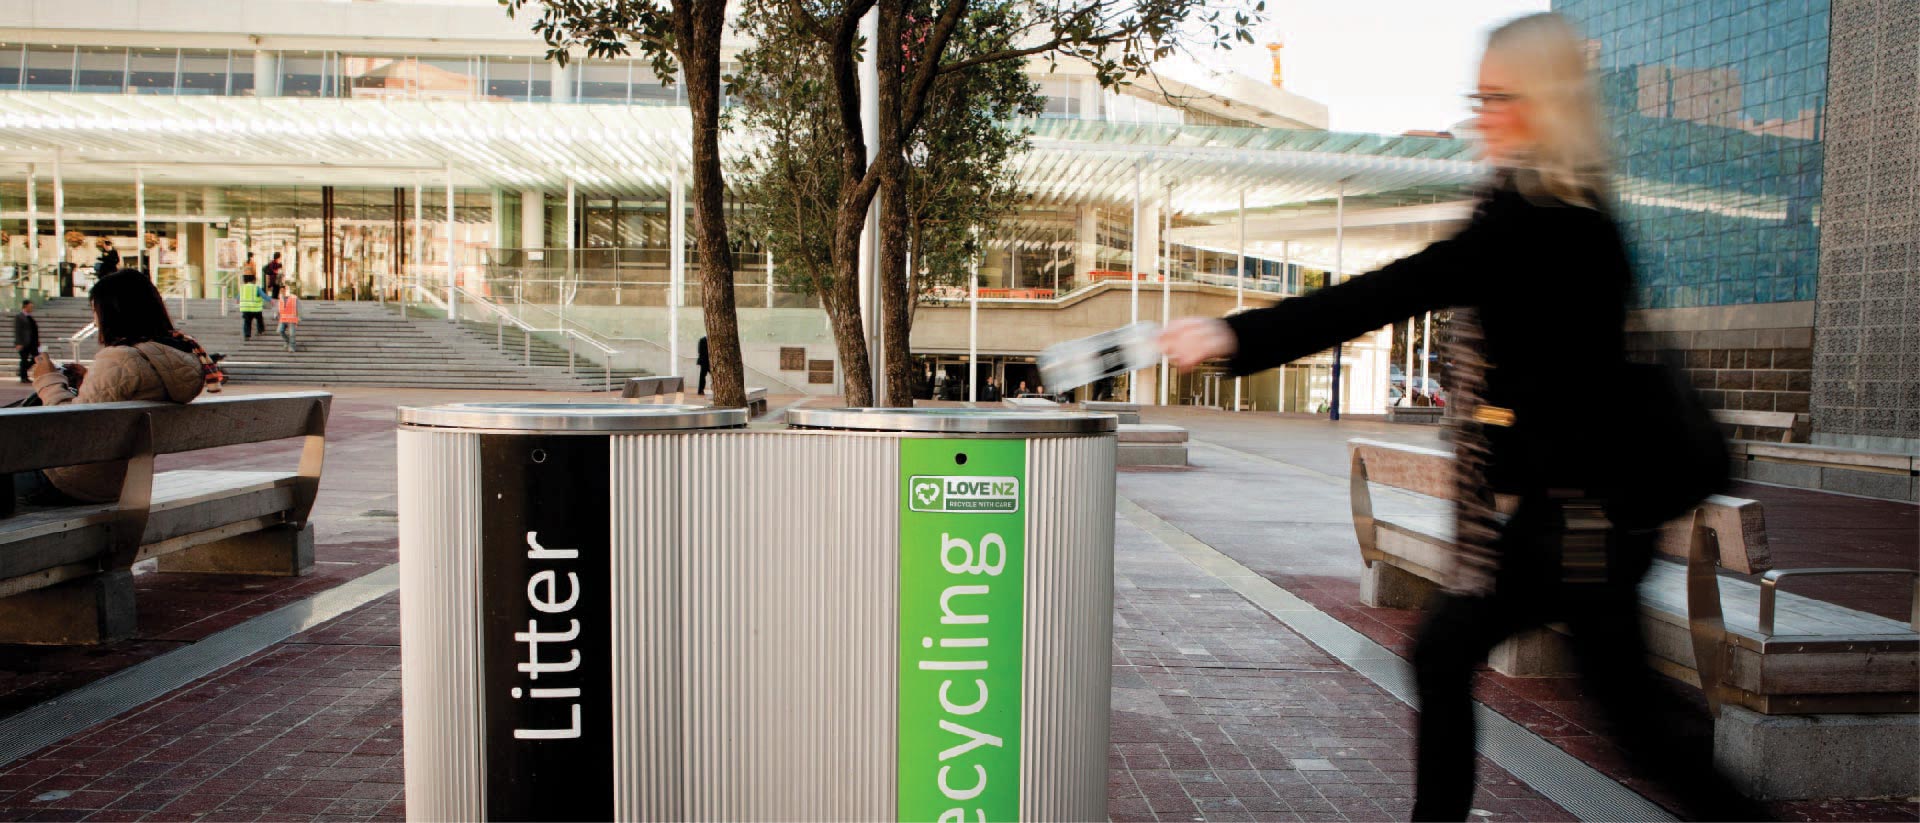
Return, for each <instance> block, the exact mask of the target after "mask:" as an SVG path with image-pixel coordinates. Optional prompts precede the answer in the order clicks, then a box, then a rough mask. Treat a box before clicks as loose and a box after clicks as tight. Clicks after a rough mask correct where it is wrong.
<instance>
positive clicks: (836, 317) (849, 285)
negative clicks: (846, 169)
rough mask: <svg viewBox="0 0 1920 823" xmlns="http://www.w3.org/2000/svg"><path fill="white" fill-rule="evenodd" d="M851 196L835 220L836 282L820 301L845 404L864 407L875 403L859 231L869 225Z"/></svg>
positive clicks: (855, 199) (859, 204)
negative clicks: (836, 356)
mask: <svg viewBox="0 0 1920 823" xmlns="http://www.w3.org/2000/svg"><path fill="white" fill-rule="evenodd" d="M850 200H852V201H853V202H848V201H842V202H841V204H840V214H839V215H838V217H837V220H836V222H835V224H834V231H833V234H834V237H833V258H834V259H833V265H834V272H833V283H832V285H831V286H830V287H828V289H827V290H826V291H825V292H822V293H821V295H820V305H821V306H822V307H823V308H825V309H826V310H827V319H828V320H829V321H831V322H832V323H833V343H834V347H835V348H837V349H839V351H840V380H841V383H842V387H843V389H844V392H845V394H846V398H845V399H846V404H847V405H848V406H849V407H852V408H864V407H867V406H872V405H873V363H872V361H871V359H870V358H869V357H868V354H867V329H866V324H865V323H864V322H863V321H862V319H861V317H860V232H861V231H862V230H863V229H864V228H865V227H866V222H867V209H866V204H863V203H859V202H857V198H850ZM856 206H857V208H856Z"/></svg>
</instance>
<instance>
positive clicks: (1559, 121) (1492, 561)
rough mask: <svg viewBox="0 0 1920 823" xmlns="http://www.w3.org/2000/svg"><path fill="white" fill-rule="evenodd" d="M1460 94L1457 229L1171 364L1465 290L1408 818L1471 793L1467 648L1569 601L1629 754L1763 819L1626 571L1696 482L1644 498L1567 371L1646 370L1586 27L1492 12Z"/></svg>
mask: <svg viewBox="0 0 1920 823" xmlns="http://www.w3.org/2000/svg"><path fill="white" fill-rule="evenodd" d="M1471 98H1472V100H1473V105H1474V110H1475V112H1476V113H1477V114H1478V115H1479V117H1478V130H1479V133H1480V140H1481V142H1482V149H1483V152H1484V154H1485V157H1486V159H1487V161H1488V162H1489V163H1490V164H1491V165H1492V166H1493V168H1494V173H1493V175H1492V178H1491V179H1490V180H1489V181H1488V183H1487V184H1486V186H1484V188H1483V189H1482V191H1481V192H1480V195H1479V201H1478V204H1477V208H1476V209H1475V211H1474V214H1473V217H1472V219H1471V220H1469V221H1468V223H1467V226H1466V227H1465V228H1464V229H1462V230H1461V232H1460V233H1459V234H1457V235H1455V236H1454V237H1452V238H1450V239H1447V240H1443V241H1441V242H1438V243H1435V244H1433V245H1432V246H1429V247H1428V248H1426V249H1425V250H1423V251H1421V252H1420V253H1418V254H1415V255H1413V256H1411V257H1408V258H1405V259H1403V260H1400V261H1398V262H1395V263H1392V264H1390V265H1388V266H1386V267H1384V268H1382V269H1380V270H1379V271H1375V272H1373V273H1371V274H1367V275H1364V276H1361V277H1356V278H1354V279H1353V280H1351V281H1348V282H1346V283H1343V284H1341V285H1338V286H1334V287H1332V288H1327V289H1322V290H1320V291H1318V292H1315V293H1313V294H1310V295H1307V296H1304V297H1300V298H1295V299H1292V300H1286V301H1282V302H1281V303H1280V304H1279V305H1276V306H1274V307H1272V308H1268V309H1262V310H1258V311H1251V312H1245V313H1242V314H1238V315H1234V316H1233V317H1230V318H1227V319H1225V320H1218V319H1210V318H1193V319H1187V320H1182V321H1180V322H1178V323H1175V324H1173V325H1171V326H1169V327H1168V328H1167V330H1166V332H1165V333H1164V334H1163V335H1162V338H1161V346H1162V348H1163V349H1164V350H1165V351H1166V353H1167V355H1168V356H1169V357H1170V358H1171V359H1172V360H1173V362H1174V363H1175V364H1176V365H1178V366H1179V367H1181V368H1183V369H1185V368H1192V367H1193V366H1194V365H1196V364H1198V363H1200V362H1202V361H1205V360H1211V359H1216V358H1228V359H1229V363H1230V366H1231V368H1232V369H1233V371H1234V372H1235V373H1237V374H1250V373H1253V372H1257V371H1261V370H1264V369H1269V368H1272V367H1274V366H1277V365H1280V364H1282V363H1285V362H1288V361H1290V360H1295V359H1297V358H1300V357H1304V356H1306V355H1309V354H1312V353H1314V352H1318V351H1324V350H1326V349H1328V348H1330V347H1332V346H1336V345H1339V344H1340V343H1341V342H1343V341H1346V340H1349V339H1352V338H1354V337H1356V336H1358V335H1360V334H1362V333H1364V332H1366V331H1369V330H1372V329H1377V328H1380V327H1382V326H1385V325H1387V324H1389V323H1393V322H1395V321H1398V320H1400V319H1401V318H1405V317H1409V316H1412V315H1415V314H1418V313H1421V312H1424V311H1432V310H1437V309H1445V308H1456V309H1460V310H1461V311H1458V312H1456V321H1455V323H1454V324H1453V325H1454V327H1455V331H1454V336H1453V339H1452V340H1450V341H1449V343H1448V345H1447V354H1448V355H1449V359H1450V360H1451V361H1452V364H1451V365H1452V366H1453V367H1454V368H1453V369H1452V372H1451V380H1452V384H1451V385H1449V387H1448V388H1449V389H1450V390H1451V391H1453V392H1454V397H1453V402H1452V403H1450V405H1451V406H1454V407H1456V408H1461V409H1463V410H1467V411H1468V413H1469V414H1470V416H1469V417H1465V418H1459V419H1456V420H1454V421H1450V422H1452V424H1453V428H1452V429H1451V430H1450V431H1451V434H1452V436H1453V438H1454V440H1455V445H1456V450H1457V452H1458V457H1459V463H1458V465H1459V468H1460V478H1459V481H1458V487H1457V489H1456V495H1455V496H1456V512H1457V515H1458V520H1459V522H1458V526H1457V535H1458V536H1457V542H1458V543H1459V546H1460V551H1459V552H1458V553H1457V554H1458V558H1459V562H1458V564H1457V568H1455V569H1454V570H1453V571H1452V574H1451V575H1450V580H1449V581H1448V584H1447V586H1446V591H1445V593H1443V594H1442V595H1441V596H1439V597H1438V598H1436V599H1435V601H1434V603H1433V604H1432V606H1431V608H1430V612H1429V615H1428V618H1427V623H1426V626H1425V628H1423V629H1422V631H1421V635H1420V638H1419V641H1418V643H1417V645H1416V647H1415V650H1414V660H1413V662H1414V669H1415V672H1416V675H1417V679H1418V686H1419V693H1420V705H1419V709H1420V719H1419V728H1418V755H1417V765H1416V768H1417V775H1416V780H1417V785H1416V787H1415V801H1414V806H1413V819H1414V820H1462V819H1465V818H1466V816H1467V813H1468V811H1469V809H1470V806H1469V804H1470V803H1471V802H1472V799H1473V789H1474V779H1473V770H1474V762H1475V758H1474V724H1473V712H1472V698H1471V685H1472V677H1473V670H1474V668H1475V667H1477V666H1478V665H1480V664H1481V663H1483V662H1485V660H1486V656H1487V653H1488V652H1489V651H1490V650H1491V649H1492V648H1493V647H1494V646H1495V645H1497V644H1498V643H1499V642H1500V641H1501V640H1504V639H1506V638H1507V637H1509V636H1511V635H1513V634H1515V633H1518V632H1521V631H1524V630H1527V629H1530V628H1534V627H1538V626H1541V625H1544V624H1546V623H1550V622H1562V621H1563V622H1565V623H1567V624H1568V626H1569V627H1570V629H1571V630H1572V634H1573V643H1574V652H1575V655H1576V657H1577V659H1578V662H1579V666H1580V673H1581V675H1582V678H1583V683H1584V685H1585V687H1586V691H1587V693H1588V694H1590V695H1591V696H1592V697H1593V698H1594V700H1595V701H1597V702H1598V703H1599V704H1600V706H1601V708H1602V709H1603V711H1604V714H1605V716H1606V718H1607V719H1608V720H1609V721H1610V723H1611V725H1612V729H1613V732H1614V735H1615V738H1616V739H1617V740H1618V741H1620V742H1621V743H1622V744H1623V745H1624V746H1625V747H1626V748H1627V750H1628V752H1629V754H1630V755H1631V756H1632V757H1633V760H1634V762H1635V765H1636V767H1637V768H1639V769H1640V770H1641V771H1642V772H1643V773H1644V774H1645V775H1646V776H1647V777H1649V778H1652V779H1655V780H1658V781H1659V782H1661V783H1662V784H1663V785H1665V786H1666V787H1667V788H1668V789H1669V790H1670V791H1671V792H1672V793H1673V795H1674V796H1676V797H1678V798H1679V799H1680V800H1681V802H1682V803H1683V804H1684V805H1685V806H1686V809H1685V811H1686V812H1687V813H1688V814H1690V815H1691V816H1693V817H1696V818H1701V819H1724V820H1755V819H1762V817H1763V815H1764V810H1763V809H1762V808H1761V807H1759V806H1758V805H1757V804H1755V803H1753V802H1752V801H1749V800H1747V799H1746V798H1744V797H1742V796H1741V795H1740V794H1739V793H1738V792H1737V791H1735V790H1734V789H1733V788H1732V786H1731V784H1730V783H1729V782H1728V781H1727V780H1726V779H1725V778H1724V777H1723V776H1722V775H1720V774H1719V773H1718V772H1717V771H1715V770H1714V768H1713V766H1712V763H1711V751H1710V747H1709V746H1710V743H1709V741H1707V740H1701V739H1686V738H1684V737H1682V736H1680V735H1677V734H1675V733H1674V731H1673V729H1674V726H1673V724H1671V723H1670V722H1669V720H1668V718H1669V717H1670V716H1671V715H1672V714H1675V713H1683V712H1688V711H1691V709H1690V708H1689V707H1688V706H1687V705H1686V704H1685V702H1684V701H1683V700H1682V699H1681V698H1680V697H1679V696H1678V695H1676V694H1675V693H1673V692H1672V691H1671V690H1669V689H1662V688H1661V687H1660V686H1659V685H1658V684H1656V683H1655V682H1654V680H1653V674H1652V672H1651V671H1650V670H1649V669H1648V668H1647V664H1646V650H1645V648H1644V645H1643V641H1642V639H1641V634H1640V625H1639V608H1638V600H1639V598H1638V594H1637V591H1636V587H1637V585H1638V583H1639V581H1640V578H1641V577H1642V576H1643V575H1644V574H1645V572H1646V570H1647V567H1648V564H1649V563H1650V562H1651V561H1652V555H1653V539H1654V530H1653V529H1654V527H1656V526H1657V525H1659V523H1658V520H1659V519H1662V518H1665V517H1668V516H1671V515H1672V514H1673V513H1674V511H1673V510H1672V509H1673V507H1674V506H1676V505H1685V504H1687V503H1689V502H1697V499H1698V496H1700V494H1699V493H1697V492H1698V489H1697V488H1688V489H1686V490H1685V491H1684V492H1675V493H1673V494H1668V495H1667V497H1668V498H1676V497H1677V498H1681V499H1678V500H1675V499H1667V500H1658V499H1651V500H1650V499H1649V497H1648V493H1647V492H1646V491H1644V489H1647V488H1653V487H1658V486H1659V485H1660V484H1659V483H1657V482H1649V481H1640V482H1636V481H1635V480H1633V479H1631V478H1630V477H1629V474H1630V472H1631V469H1629V468H1628V464H1627V462H1626V461H1625V459H1624V458H1623V457H1622V455H1624V454H1626V453H1628V452H1631V451H1633V450H1635V449H1644V442H1645V441H1646V440H1647V439H1648V438H1646V437H1644V436H1642V435H1643V434H1644V433H1643V432H1635V433H1634V437H1635V438H1637V439H1638V441H1639V442H1631V439H1630V438H1629V437H1626V436H1622V437H1617V438H1615V437H1609V435H1608V434H1607V433H1608V432H1609V431H1616V430H1619V429H1620V426H1619V424H1618V422H1617V420H1616V419H1611V418H1616V417H1617V416H1618V415H1619V414H1620V413H1621V409H1619V408H1607V407H1602V406H1600V405H1599V404H1596V403H1592V402H1590V401H1589V400H1586V399H1580V398H1572V397H1569V396H1568V395H1567V394H1566V392H1565V391H1564V384H1563V383H1562V382H1561V381H1560V379H1559V377H1560V376H1564V375H1567V374H1580V375H1586V376H1589V377H1593V376H1599V377H1600V379H1602V380H1608V381H1615V382H1612V383H1611V384H1612V385H1623V386H1624V385H1627V384H1628V383H1629V382H1630V381H1631V380H1634V379H1637V378H1636V375H1638V374H1639V373H1638V372H1636V371H1635V368H1636V367H1632V366H1629V365H1628V363H1627V360H1626V352H1625V333H1624V327H1625V324H1626V312H1627V306H1628V301H1629V297H1630V295H1631V293H1632V289H1633V273H1632V271H1631V270H1630V268H1629V266H1628V261H1627V254H1626V249H1625V245H1624V243H1623V242H1622V240H1621V235H1620V231H1619V228H1618V226H1616V225H1615V223H1614V221H1613V218H1612V216H1611V215H1610V214H1609V213H1608V210H1607V209H1608V207H1607V191H1606V187H1607V144H1606V137H1605V131H1604V130H1603V128H1602V124H1601V119H1600V115H1599V111H1598V108H1597V106H1596V105H1595V102H1594V94H1593V90H1592V85H1591V80H1590V79H1589V77H1588V75H1587V68H1586V59H1585V53H1584V50H1583V48H1582V44H1581V41H1580V39H1579V38H1578V36H1577V35H1576V34H1575V33H1574V31H1573V28H1572V27H1571V26H1570V25H1568V24H1567V22H1566V21H1565V20H1564V19H1562V18H1560V17H1559V16H1557V15H1553V14H1538V15H1532V16H1528V17H1522V18H1520V19H1517V20H1514V21H1512V22H1510V23H1507V24H1506V25H1504V26H1501V27H1500V28H1499V29H1497V30H1495V31H1494V32H1493V34H1492V35H1491V36H1490V37H1489V38H1488V41H1487V49H1486V54H1485V56H1484V57H1483V58H1482V61H1481V64H1480V79H1479V88H1478V89H1477V91H1476V92H1475V93H1474V94H1472V95H1471ZM1450 411H1451V409H1450ZM1713 436H1714V437H1717V435H1713ZM1683 439H1684V438H1683ZM1717 444H1718V441H1717V439H1716V440H1715V441H1714V443H1713V444H1709V447H1708V448H1706V449H1705V451H1706V452H1708V453H1709V454H1708V455H1707V457H1706V458H1705V459H1704V460H1703V461H1697V462H1702V463H1704V464H1705V465H1706V466H1707V467H1708V468H1707V469H1706V470H1705V471H1708V472H1724V462H1722V463H1721V464H1720V465H1719V466H1715V465H1713V459H1712V456H1711V452H1713V450H1714V448H1713V447H1714V446H1716V445H1717ZM1720 476H1724V475H1723V474H1721V475H1720ZM1708 482H1711V481H1708ZM1496 494H1501V495H1509V496H1511V497H1512V498H1514V499H1517V500H1518V508H1517V509H1515V510H1514V511H1513V514H1512V516H1511V517H1509V518H1502V517H1501V516H1500V515H1499V514H1497V513H1496V512H1495V506H1494V502H1495V495H1496ZM1687 494H1693V495H1694V496H1693V497H1692V498H1691V501H1689V500H1688V499H1685V498H1686V495H1687ZM1655 511H1657V512H1658V513H1657V514H1655V513H1654V512H1655Z"/></svg>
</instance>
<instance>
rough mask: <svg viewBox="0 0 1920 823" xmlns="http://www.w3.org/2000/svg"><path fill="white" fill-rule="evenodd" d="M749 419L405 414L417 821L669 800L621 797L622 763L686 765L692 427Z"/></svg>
mask: <svg viewBox="0 0 1920 823" xmlns="http://www.w3.org/2000/svg"><path fill="white" fill-rule="evenodd" d="M745 424H746V415H745V413H744V412H741V411H737V410H712V409H707V408H703V407H696V406H644V405H635V404H629V403H612V404H558V403H499V404H490V403H478V404H459V405H450V406H437V407H432V408H403V409H401V410H400V433H399V450H400V632H401V660H402V667H401V674H402V684H401V694H402V700H403V717H404V721H405V724H406V729H407V733H406V736H405V756H406V773H407V814H408V817H409V818H411V819H414V820H482V819H492V820H607V819H611V818H612V817H613V816H614V815H615V809H616V808H617V806H616V803H618V802H620V801H621V800H622V799H623V798H625V799H627V800H632V799H634V798H635V797H640V798H644V797H647V796H650V795H659V794H661V793H663V792H665V791H667V787H662V786H658V785H655V783H648V782H636V783H630V784H626V785H621V786H617V787H616V785H615V782H614V773H615V769H614V766H615V764H616V763H619V762H623V760H624V761H631V760H634V759H636V758H637V759H639V760H641V761H643V762H648V763H654V764H658V763H660V762H662V761H671V760H675V759H677V758H678V756H679V746H680V740H679V735H678V729H677V726H676V724H675V723H673V722H672V720H671V718H672V716H673V715H675V714H676V713H677V709H678V702H677V701H678V694H679V688H678V668H677V667H678V665H679V660H678V657H679V653H680V652H679V647H678V645H677V633H678V629H679V621H680V617H679V614H678V599H677V594H678V590H679V580H678V562H679V550H680V538H679V531H678V525H679V521H678V518H677V508H678V502H679V500H680V496H679V495H680V489H681V487H680V484H679V479H680V472H681V468H682V460H683V457H684V456H685V455H686V452H687V446H686V440H687V438H688V437H690V436H692V435H693V434H694V433H697V432H701V431H710V430H714V429H727V428H737V427H741V426H744V425H745ZM655 771H658V770H655ZM671 789H672V790H673V791H677V790H678V786H673V787H671ZM616 794H620V797H616ZM623 816H633V815H623Z"/></svg>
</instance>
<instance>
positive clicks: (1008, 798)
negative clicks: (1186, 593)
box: [687, 409, 1115, 821]
mask: <svg viewBox="0 0 1920 823" xmlns="http://www.w3.org/2000/svg"><path fill="white" fill-rule="evenodd" d="M786 420H787V424H788V426H789V430H790V431H789V434H788V436H787V437H785V438H784V439H782V440H777V441H773V443H772V444H771V445H772V446H773V449H774V450H775V451H776V452H777V453H778V456H777V457H774V458H772V459H769V460H766V461H765V462H763V463H761V464H759V465H762V466H765V467H766V469H765V470H766V471H767V472H768V473H769V474H770V475H771V476H768V477H763V478H759V479H751V480H749V481H748V482H750V483H751V484H752V487H753V488H754V490H755V491H754V493H753V494H752V495H750V496H749V498H748V499H751V500H754V501H759V500H763V499H765V500H781V501H785V502H786V504H787V505H786V506H754V505H749V506H746V507H743V510H742V512H741V513H740V514H739V516H742V517H746V518H749V519H750V520H753V521H757V522H755V524H754V525H753V526H751V527H749V528H751V529H753V530H755V531H757V533H759V534H764V535H767V536H768V537H771V538H772V539H773V540H775V541H777V542H776V543H775V544H774V545H775V546H777V548H776V550H774V551H767V550H766V548H767V547H768V544H767V543H766V542H765V541H763V540H758V539H753V538H752V537H749V536H748V533H740V534H739V537H741V538H745V539H728V540H719V539H715V540H710V541H703V542H702V543H700V544H699V545H696V546H692V547H690V548H692V549H693V550H694V551H695V552H697V553H698V554H700V555H702V556H703V561H702V562H707V563H712V564H715V565H716V567H717V568H718V569H724V570H725V571H723V572H721V573H716V574H705V575H702V574H695V575H691V576H690V577H689V580H690V581H692V582H693V584H695V585H699V586H705V587H710V588H690V589H689V590H688V591H687V597H688V600H687V602H688V603H689V604H692V605H694V606H696V607H697V608H698V611H697V612H693V613H690V614H689V615H688V621H689V624H690V625H723V624H725V623H726V622H727V621H728V620H730V619H737V618H739V617H745V618H746V620H747V623H746V625H742V626H738V627H736V629H737V630H736V631H734V632H731V633H727V634H722V635H719V636H716V637H715V638H714V640H715V641H716V644H715V645H713V646H712V647H711V648H710V650H711V652H712V654H711V655H710V656H707V657H703V658H699V659H691V658H690V659H689V668H688V673H687V674H688V682H689V683H690V684H692V683H701V684H703V686H702V687H701V688H698V689H693V690H690V691H689V692H688V694H687V701H688V709H689V712H688V716H689V717H690V718H694V722H693V724H692V725H690V727H689V728H688V729H687V738H688V742H689V745H690V747H693V748H690V750H689V756H688V762H689V763H695V764H711V765H710V766H704V765H703V766H702V767H701V768H703V769H705V771H703V772H701V773H700V774H699V778H700V780H699V781H697V785H701V786H702V789H703V791H705V792H706V795H705V796H703V797H701V798H697V802H694V803H692V804H690V805H689V807H688V812H689V816H690V817H693V818H696V819H763V820H764V819H776V818H802V819H835V820H948V821H951V820H966V821H976V820H1016V819H1017V820H1105V819H1106V817H1107V802H1106V801H1107V741H1108V719H1109V700H1110V697H1109V695H1110V687H1111V663H1112V660H1111V657H1112V651H1111V649H1112V642H1113V625H1112V621H1113V617H1112V615H1113V528H1114V460H1115V444H1114V435H1113V431H1114V429H1115V424H1114V420H1113V418H1112V417H1110V416H1105V415H1090V414H1085V413H1079V412H1060V411H1016V410H975V409H924V410H922V409H914V410H897V409H857V410H826V409H821V410H811V409H795V410H792V411H789V412H788V413H787V416H786ZM690 468H695V470H696V471H698V470H699V469H698V468H696V467H690ZM783 509H784V510H783ZM763 518H764V519H763ZM723 519H724V518H722V517H719V516H715V517H714V518H713V520H712V521H711V522H708V523H702V524H698V525H697V526H693V527H691V528H690V529H689V534H690V535H694V536H696V538H706V537H708V536H714V535H717V531H716V529H717V528H718V527H719V526H720V525H721V521H722V520H723ZM742 574H751V575H755V577H753V578H751V579H743V578H742V577H741V575H742ZM702 645H705V644H702ZM735 667H740V668H735ZM756 671H758V672H764V673H769V674H772V675H773V678H772V679H771V681H768V682H762V681H759V680H757V679H754V678H744V679H743V678H741V677H740V676H739V675H740V674H741V673H743V672H756ZM743 743H744V745H741V744H743Z"/></svg>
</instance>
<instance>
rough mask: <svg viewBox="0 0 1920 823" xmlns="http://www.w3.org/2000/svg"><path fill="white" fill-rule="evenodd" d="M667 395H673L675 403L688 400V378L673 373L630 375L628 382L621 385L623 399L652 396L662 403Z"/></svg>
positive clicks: (655, 400)
mask: <svg viewBox="0 0 1920 823" xmlns="http://www.w3.org/2000/svg"><path fill="white" fill-rule="evenodd" d="M667 395H673V402H675V403H684V402H686V400H687V383H686V379H685V378H682V377H680V376H678V375H671V374H667V375H655V376H652V377H629V378H627V382H626V384H625V385H623V386H621V387H620V398H621V399H623V400H640V399H642V398H650V399H651V400H652V401H653V402H655V403H661V402H665V401H666V397H667Z"/></svg>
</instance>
